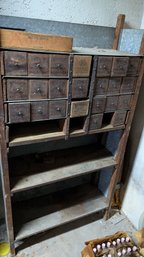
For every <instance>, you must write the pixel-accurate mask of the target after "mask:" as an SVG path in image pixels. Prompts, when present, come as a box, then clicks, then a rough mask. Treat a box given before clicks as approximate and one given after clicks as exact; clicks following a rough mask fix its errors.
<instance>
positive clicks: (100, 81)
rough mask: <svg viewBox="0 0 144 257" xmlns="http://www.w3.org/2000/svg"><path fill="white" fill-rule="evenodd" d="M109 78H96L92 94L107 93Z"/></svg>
mask: <svg viewBox="0 0 144 257" xmlns="http://www.w3.org/2000/svg"><path fill="white" fill-rule="evenodd" d="M108 82H109V79H107V78H97V79H96V81H95V89H94V95H105V94H106V93H107V88H108Z"/></svg>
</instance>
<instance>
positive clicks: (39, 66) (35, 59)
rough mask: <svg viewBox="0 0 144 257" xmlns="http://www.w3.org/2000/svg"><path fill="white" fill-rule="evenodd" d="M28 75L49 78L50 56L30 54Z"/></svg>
mask: <svg viewBox="0 0 144 257" xmlns="http://www.w3.org/2000/svg"><path fill="white" fill-rule="evenodd" d="M28 75H30V76H48V75H49V55H48V54H39V53H29V54H28Z"/></svg>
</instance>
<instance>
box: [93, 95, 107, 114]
mask: <svg viewBox="0 0 144 257" xmlns="http://www.w3.org/2000/svg"><path fill="white" fill-rule="evenodd" d="M105 103H106V97H97V96H96V97H94V98H93V103H92V113H101V112H104V109H105Z"/></svg>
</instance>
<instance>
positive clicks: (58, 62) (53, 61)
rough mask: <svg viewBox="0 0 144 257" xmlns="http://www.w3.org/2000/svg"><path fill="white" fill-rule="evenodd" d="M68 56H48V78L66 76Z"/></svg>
mask: <svg viewBox="0 0 144 257" xmlns="http://www.w3.org/2000/svg"><path fill="white" fill-rule="evenodd" d="M68 70H69V56H68V55H62V54H51V55H50V76H60V77H63V76H68Z"/></svg>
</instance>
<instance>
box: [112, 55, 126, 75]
mask: <svg viewBox="0 0 144 257" xmlns="http://www.w3.org/2000/svg"><path fill="white" fill-rule="evenodd" d="M128 64H129V57H114V58H113V64H112V71H111V76H126V74H127V69H128Z"/></svg>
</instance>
